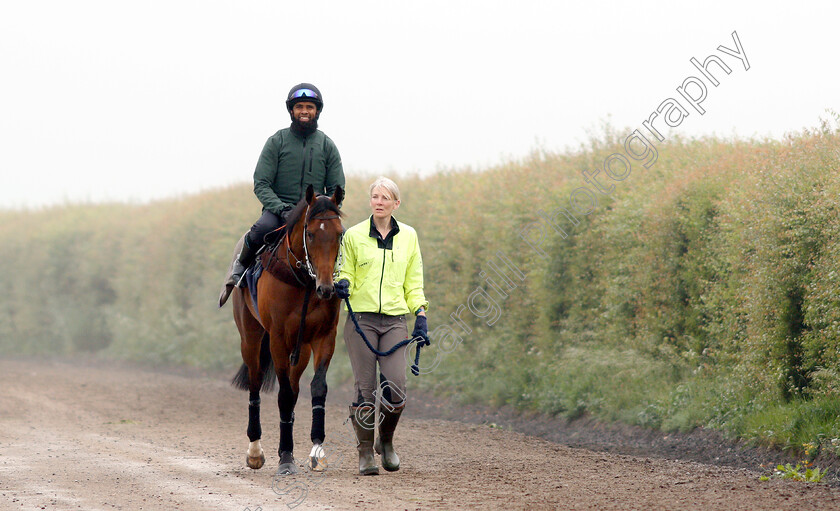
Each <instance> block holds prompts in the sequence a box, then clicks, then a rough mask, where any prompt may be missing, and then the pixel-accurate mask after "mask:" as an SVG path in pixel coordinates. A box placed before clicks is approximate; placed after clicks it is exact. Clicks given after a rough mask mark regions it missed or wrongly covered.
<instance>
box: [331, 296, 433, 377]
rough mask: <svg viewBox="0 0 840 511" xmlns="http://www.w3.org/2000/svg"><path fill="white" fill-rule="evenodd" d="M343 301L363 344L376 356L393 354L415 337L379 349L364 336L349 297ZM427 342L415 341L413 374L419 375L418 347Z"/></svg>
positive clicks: (423, 340)
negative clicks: (388, 348) (382, 349)
mask: <svg viewBox="0 0 840 511" xmlns="http://www.w3.org/2000/svg"><path fill="white" fill-rule="evenodd" d="M344 303H346V304H347V313H348V314H350V317H351V318H352V319H353V326H354V327H356V333H358V334H359V335H360V336H361V337H362V340H363V341H365V344H367V347H368V349H369V350H370V351H372V352H373V353H375V354H376V355H377V356H379V357H387V356H389V355H391V354H393V353H394V352H395V351H397V350H398V349H400V348H402V347H403V346H405V345H407V344H411V343H412V342H414V339H416V338H412V339H405V340H403V341H400V342H399V343H397V345H396V346H394V347H393V348H391V349H390V350H388V351H379V350H378V349H376V348H374V347H373V345H372V344H371V343H370V341H368V339H367V337H365V333H364V332H362V327H360V326H359V321H358V320H357V319H356V315H355V314H353V307H350V298H345V299H344ZM421 339H422V338H421ZM428 342H429V341H427V340H426V339H422V340H421V341H419V342H418V343H417V351H416V352H415V353H414V364H412V365H411V374H413V375H414V376H419V375H420V348H422V347H423V346H425V345H426V344H427V343H428Z"/></svg>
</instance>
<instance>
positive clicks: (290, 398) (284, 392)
mask: <svg viewBox="0 0 840 511" xmlns="http://www.w3.org/2000/svg"><path fill="white" fill-rule="evenodd" d="M277 381H278V382H279V383H280V392H278V394H277V406H278V408H279V409H280V448H279V449H278V450H277V453H278V454H279V455H280V467H279V468H278V469H277V473H278V474H280V475H286V474H296V473H297V472H298V470H297V467H296V466H295V457H294V454H293V452H294V436H293V430H294V424H295V404H296V403H297V398H298V391H297V390H299V389H297V390H296V389H293V388H292V384H291V382H290V381H289V371H288V369H278V370H277Z"/></svg>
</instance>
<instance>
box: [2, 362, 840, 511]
mask: <svg viewBox="0 0 840 511" xmlns="http://www.w3.org/2000/svg"><path fill="white" fill-rule="evenodd" d="M233 369H234V368H232V371H231V372H233ZM331 392H332V393H331V395H330V399H329V402H328V408H327V435H328V438H327V443H326V445H325V447H326V448H327V451H328V452H329V453H330V454H331V455H332V456H333V457H334V458H333V459H334V462H333V465H332V467H331V469H330V470H328V471H327V472H326V474H325V476H323V479H319V478H318V477H310V475H307V474H306V473H303V474H301V475H298V476H293V478H291V479H284V480H283V482H282V483H281V484H278V483H276V482H274V470H275V469H276V466H277V454H276V449H277V442H278V437H279V430H278V427H277V421H278V415H277V409H276V406H275V405H274V402H273V401H274V400H273V399H272V398H270V397H269V396H265V397H264V399H263V413H262V416H263V447H264V448H265V450H266V456H267V457H268V461H267V463H266V466H265V467H264V468H263V469H261V470H257V471H254V470H250V469H247V468H245V464H244V458H245V450H246V448H247V444H248V440H247V437H246V436H245V426H246V423H247V411H246V410H247V396H246V394H245V393H244V392H241V391H237V390H234V389H232V388H231V387H230V386H229V385H228V383H227V381H225V380H223V379H217V378H208V377H202V376H174V375H167V374H161V373H157V372H149V371H143V370H138V369H125V368H121V369H106V368H103V367H98V366H94V367H81V366H79V365H71V364H67V363H57V362H45V363H36V362H32V361H25V362H24V361H8V360H0V509H86V510H88V509H90V510H93V509H130V510H135V509H164V510H174V509H179V510H204V509H208V510H209V509H212V510H231V511H244V510H245V509H246V508H249V509H250V510H251V511H256V510H257V509H260V508H261V509H262V510H263V511H273V510H282V509H289V508H290V507H296V508H297V509H412V510H413V509H423V510H426V509H501V508H504V509H645V510H647V509H723V510H729V509H794V508H796V509H840V489H838V488H835V487H829V486H827V485H816V484H803V483H794V482H786V481H778V480H772V481H768V482H760V481H758V475H759V474H757V473H754V472H749V471H746V470H736V469H732V468H721V467H715V466H710V465H703V464H698V463H693V462H684V461H677V460H666V459H660V458H644V457H633V456H622V455H616V454H610V453H601V452H593V451H589V450H585V449H572V448H567V447H564V446H561V445H557V444H552V443H549V442H547V441H543V440H540V439H537V438H533V437H528V436H525V435H521V434H518V433H514V432H511V431H505V430H500V429H496V428H491V427H488V426H480V425H474V424H464V423H460V422H453V421H443V420H435V419H412V418H408V419H407V420H405V421H404V422H405V423H404V424H401V427H400V429H399V430H398V436H397V447H398V451H399V452H400V455H401V457H402V459H403V468H402V469H401V470H400V471H399V472H396V473H384V471H383V475H379V476H376V477H364V478H363V477H359V476H357V475H356V457H355V450H354V449H353V446H352V445H350V444H349V443H348V442H346V441H344V440H343V439H341V438H339V437H340V432H341V431H342V429H341V428H343V427H345V426H343V425H342V422H343V420H344V416H345V410H346V407H345V406H344V405H343V404H342V403H344V402H346V401H347V399H348V398H349V395H344V394H345V393H346V391H344V390H338V391H335V390H334V389H331ZM296 414H297V420H296V426H297V427H296V428H295V442H296V443H295V447H296V455H297V457H298V459H299V461H302V460H303V459H305V456H306V455H307V454H308V451H309V447H310V442H309V438H308V437H309V420H310V415H309V404H308V400H307V399H305V398H304V396H303V394H302V395H301V400H300V402H299V403H298V408H297V411H296ZM293 483H294V484H295V485H296V488H290V492H289V493H288V494H286V495H280V494H278V493H277V492H275V491H274V490H277V489H280V488H283V487H286V486H288V485H291V484H293ZM273 485H274V489H272V486H273ZM304 492H306V493H305V494H304ZM297 503H299V505H297V506H296V504H297Z"/></svg>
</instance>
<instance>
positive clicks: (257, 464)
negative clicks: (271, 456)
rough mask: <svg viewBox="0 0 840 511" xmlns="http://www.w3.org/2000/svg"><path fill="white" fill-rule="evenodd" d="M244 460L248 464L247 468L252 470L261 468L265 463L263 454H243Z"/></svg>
mask: <svg viewBox="0 0 840 511" xmlns="http://www.w3.org/2000/svg"><path fill="white" fill-rule="evenodd" d="M245 462H246V463H247V464H248V468H253V469H254V470H258V469H261V468H262V466H263V465H265V454H260V455H259V456H248V455H245Z"/></svg>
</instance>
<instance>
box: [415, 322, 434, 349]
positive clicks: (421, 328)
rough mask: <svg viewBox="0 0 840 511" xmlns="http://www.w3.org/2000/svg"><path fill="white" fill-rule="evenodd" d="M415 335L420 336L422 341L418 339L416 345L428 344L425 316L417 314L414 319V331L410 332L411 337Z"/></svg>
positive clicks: (427, 328) (429, 342)
mask: <svg viewBox="0 0 840 511" xmlns="http://www.w3.org/2000/svg"><path fill="white" fill-rule="evenodd" d="M417 337H422V338H423V340H422V341H418V342H417V345H418V346H428V345H429V344H431V341H429V327H428V326H427V325H426V316H417V319H416V320H415V321H414V331H413V332H411V338H412V339H416V338H417Z"/></svg>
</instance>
